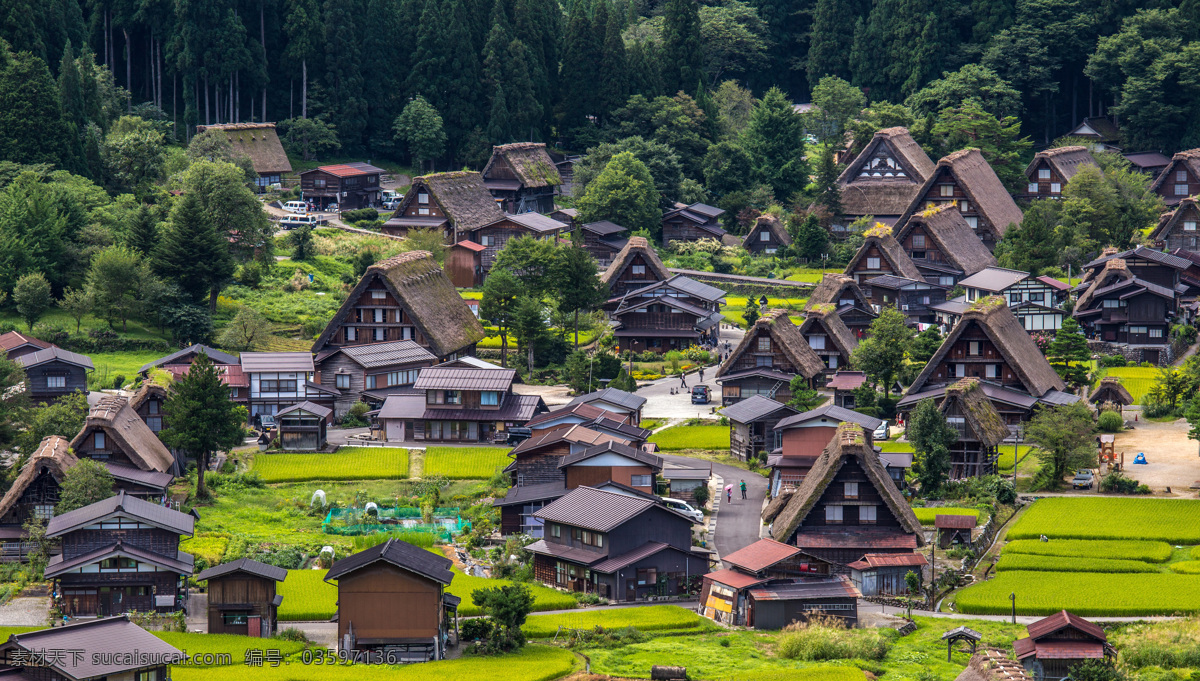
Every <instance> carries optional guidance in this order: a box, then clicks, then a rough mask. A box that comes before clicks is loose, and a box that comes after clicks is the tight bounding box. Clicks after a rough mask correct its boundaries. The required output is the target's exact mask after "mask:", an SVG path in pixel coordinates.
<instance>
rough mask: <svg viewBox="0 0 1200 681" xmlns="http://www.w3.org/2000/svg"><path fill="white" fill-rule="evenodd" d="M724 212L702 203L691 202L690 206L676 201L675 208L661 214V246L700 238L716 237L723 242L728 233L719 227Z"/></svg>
mask: <svg viewBox="0 0 1200 681" xmlns="http://www.w3.org/2000/svg"><path fill="white" fill-rule="evenodd" d="M724 214H725V211H723V210H721V209H720V208H717V207H715V206H710V205H708V204H704V203H693V204H692V205H690V206H685V205H683V204H681V203H676V204H675V208H673V209H671V210H669V211H667V212H666V213H663V216H662V244H663V247H668V246H670V245H671V242H672V241H699V240H701V239H716V240H717V241H720V242H722V243H724V242H725V238H726V237H727V236H728V234H729V233H728V232H726V231H725V229H724V228H723V227H721V221H720V217H721V216H722V215H724ZM734 243H735V244H736V243H737V242H736V241H735V242H734Z"/></svg>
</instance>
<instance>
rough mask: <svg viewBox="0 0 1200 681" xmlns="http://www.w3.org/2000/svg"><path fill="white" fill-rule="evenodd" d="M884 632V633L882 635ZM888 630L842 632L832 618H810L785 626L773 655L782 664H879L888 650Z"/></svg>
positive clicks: (835, 620) (838, 621)
mask: <svg viewBox="0 0 1200 681" xmlns="http://www.w3.org/2000/svg"><path fill="white" fill-rule="evenodd" d="M885 632H886V633H885ZM889 635H890V636H894V635H895V632H893V631H892V630H891V629H887V630H881V629H846V627H845V625H844V624H842V621H841V620H840V619H838V618H836V617H814V618H813V619H810V620H809V621H807V622H803V623H796V624H790V625H788V626H787V627H786V628H785V629H784V630H783V633H782V634H780V636H779V639H778V641H779V643H778V646H777V647H776V654H778V655H779V657H782V658H783V659H785V660H806V661H817V660H847V659H860V660H882V659H883V658H884V657H886V656H887V653H888V648H889V647H890V646H891V638H890V636H889Z"/></svg>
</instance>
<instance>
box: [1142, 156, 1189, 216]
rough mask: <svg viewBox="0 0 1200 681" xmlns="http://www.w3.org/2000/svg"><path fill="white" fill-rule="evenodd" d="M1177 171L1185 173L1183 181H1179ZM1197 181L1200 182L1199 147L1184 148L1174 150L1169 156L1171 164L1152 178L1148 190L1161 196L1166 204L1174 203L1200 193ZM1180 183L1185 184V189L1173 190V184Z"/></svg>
mask: <svg viewBox="0 0 1200 681" xmlns="http://www.w3.org/2000/svg"><path fill="white" fill-rule="evenodd" d="M1179 171H1183V172H1184V173H1185V175H1184V181H1183V182H1180V181H1179V178H1178V176H1177V175H1176V173H1178V172H1179ZM1198 183H1200V149H1186V150H1184V151H1180V152H1176V154H1175V155H1174V156H1172V157H1171V164H1170V165H1168V166H1167V167H1166V168H1164V169H1163V171H1162V172H1161V173H1159V174H1158V177H1156V178H1154V182H1152V183H1151V184H1150V191H1152V192H1154V193H1156V194H1158V195H1159V196H1161V197H1162V199H1163V202H1165V203H1166V204H1167V205H1174V204H1176V203H1179V202H1180V201H1181V200H1182V199H1183V198H1184V197H1187V196H1192V195H1195V194H1197V193H1200V192H1197V190H1196V185H1197V184H1198ZM1180 184H1185V185H1187V190H1186V191H1184V192H1183V193H1182V194H1178V193H1176V190H1175V186H1176V185H1180Z"/></svg>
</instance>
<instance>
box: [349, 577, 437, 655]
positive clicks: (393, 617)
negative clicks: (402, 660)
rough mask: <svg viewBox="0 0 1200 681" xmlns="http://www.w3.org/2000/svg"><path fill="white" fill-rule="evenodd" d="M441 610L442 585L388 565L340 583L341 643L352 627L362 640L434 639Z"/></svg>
mask: <svg viewBox="0 0 1200 681" xmlns="http://www.w3.org/2000/svg"><path fill="white" fill-rule="evenodd" d="M441 610H442V590H441V585H439V584H438V583H437V582H434V581H432V580H429V579H425V578H423V577H420V576H418V575H415V574H413V573H411V572H408V571H407V570H401V569H400V568H398V567H395V566H393V565H391V564H388V563H384V562H376V563H373V564H371V565H368V566H366V567H364V568H362V569H360V570H356V571H355V572H352V573H350V574H348V575H343V576H342V578H341V579H339V580H338V640H339V641H342V640H344V637H345V635H346V633H347V632H348V631H349V628H350V625H351V624H353V625H354V634H355V636H356V637H357V638H359V639H364V638H367V639H405V638H425V637H430V638H432V637H434V636H437V635H438V633H439V630H440V625H441V618H442V612H441ZM401 613H403V616H398V615H399V614H401Z"/></svg>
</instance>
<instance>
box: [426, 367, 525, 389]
mask: <svg viewBox="0 0 1200 681" xmlns="http://www.w3.org/2000/svg"><path fill="white" fill-rule="evenodd" d="M516 375H517V371H516V369H467V368H459V367H427V368H425V369H421V373H420V374H419V375H418V376H417V382H416V383H414V384H413V388H415V389H417V390H508V389H509V388H510V387H512V382H513V378H514V377H515V376H516Z"/></svg>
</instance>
